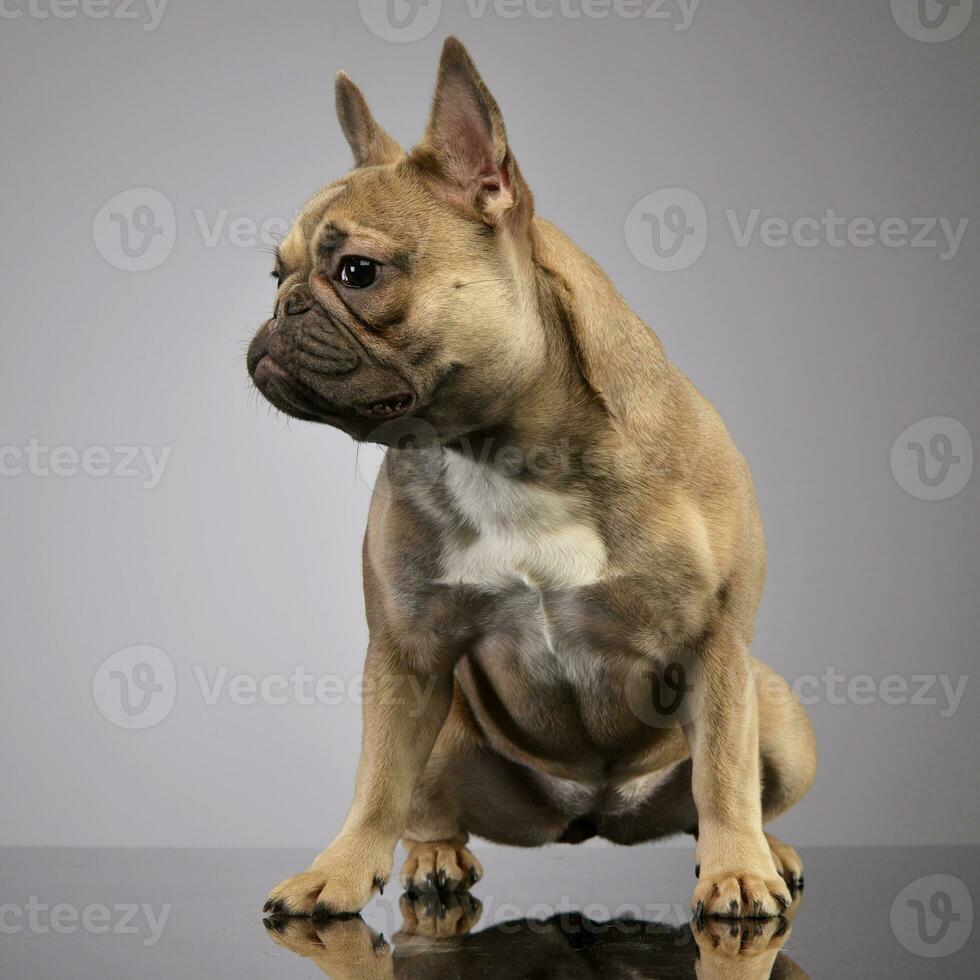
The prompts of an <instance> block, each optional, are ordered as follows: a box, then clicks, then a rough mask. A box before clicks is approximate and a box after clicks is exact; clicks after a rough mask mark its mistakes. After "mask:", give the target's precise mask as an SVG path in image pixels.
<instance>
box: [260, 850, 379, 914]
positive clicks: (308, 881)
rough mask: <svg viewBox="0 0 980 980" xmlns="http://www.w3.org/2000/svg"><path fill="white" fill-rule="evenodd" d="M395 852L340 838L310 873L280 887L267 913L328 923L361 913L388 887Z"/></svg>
mask: <svg viewBox="0 0 980 980" xmlns="http://www.w3.org/2000/svg"><path fill="white" fill-rule="evenodd" d="M391 851H392V848H390V847H385V846H384V845H380V844H376V843H373V842H370V841H364V840H360V839H358V838H353V837H351V838H338V839H337V840H336V841H334V842H333V844H331V845H330V847H328V848H327V849H326V850H325V851H324V852H323V853H322V854H320V855H319V857H317V859H316V860H315V861H314V862H313V864H312V865H311V866H310V868H309V870H308V871H304V872H303V873H302V874H298V875H294V876H293V877H292V878H287V879H286V880H285V881H282V882H280V883H279V884H278V885H276V887H275V888H273V889H272V891H271V892H270V893H269V898H268V900H267V901H266V903H265V908H264V909H263V911H265V912H269V913H271V914H273V915H312V916H314V917H316V918H324V919H325V918H330V917H332V916H341V915H353V914H355V913H357V912H360V910H361V909H362V908H364V906H365V905H367V903H368V902H369V901H370V900H371V896H372V895H373V894H374V892H375V891H382V890H383V889H384V886H385V885H386V884H387V883H388V879H389V878H390V877H391Z"/></svg>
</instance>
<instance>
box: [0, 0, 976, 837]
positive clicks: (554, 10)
mask: <svg viewBox="0 0 980 980" xmlns="http://www.w3.org/2000/svg"><path fill="white" fill-rule="evenodd" d="M928 3H929V4H933V5H934V6H933V7H931V8H930V9H931V10H932V12H933V13H934V14H936V16H937V18H939V17H941V14H942V8H940V7H939V6H938V5H937V4H935V0H928ZM388 9H389V8H388V6H387V0H362V2H361V3H360V4H358V3H355V2H345V3H336V2H333V3H328V2H326V0H320V2H314V0H290V2H283V3H276V4H273V3H268V2H264V0H235V2H232V0H208V2H207V3H204V2H197V3H193V2H191V0H170V2H169V3H167V4H164V6H163V9H162V10H161V9H160V0H157V2H156V3H155V4H151V3H149V0H135V3H133V5H132V6H121V5H120V4H119V3H117V2H116V0H111V2H109V3H108V4H102V3H100V2H99V0H95V2H94V3H92V2H91V0H62V4H61V6H56V8H55V9H54V10H53V11H52V9H51V7H50V0H34V6H33V7H29V6H28V0H5V3H4V4H3V16H2V17H0V20H2V23H0V81H2V89H0V91H2V114H0V138H2V140H3V178H4V179H3V198H4V222H3V230H4V234H3V235H2V236H0V276H2V279H3V283H4V292H3V296H4V303H3V325H4V356H3V357H2V359H0V381H2V384H0V400H2V415H0V418H2V436H0V443H2V447H0V453H2V455H0V469H2V476H0V493H2V495H3V512H4V520H3V522H2V531H0V534H2V539H0V547H2V554H3V559H4V560H3V564H2V575H3V579H2V589H0V594H2V596H3V606H4V615H3V651H4V652H3V683H2V684H0V738H2V740H3V744H4V746H5V747H6V750H5V751H4V752H3V753H2V756H0V785H2V786H3V787H4V789H3V792H2V793H0V843H3V844H93V845H109V844H121V845H158V844H159V845H236V846H237V845H258V844H262V845H280V844H290V845H293V844H297V845H304V846H309V847H319V846H321V845H323V844H325V843H326V842H327V841H328V839H329V838H330V837H331V836H332V834H333V832H334V831H335V829H336V828H337V826H338V824H339V821H340V820H341V818H342V816H343V813H344V811H345V809H346V806H347V803H348V801H349V798H350V792H351V785H352V778H353V771H354V766H355V762H356V756H357V745H358V739H359V734H360V713H359V706H358V703H357V702H358V697H357V686H356V680H357V675H358V672H359V670H360V665H361V661H362V656H363V650H364V646H365V638H366V629H365V625H364V620H363V613H362V604H361V594H360V573H359V561H360V539H361V534H362V530H363V525H364V520H365V516H366V511H367V505H368V498H369V485H370V479H371V474H372V470H373V469H375V468H376V467H377V464H378V459H377V455H376V453H375V451H374V450H368V449H362V450H361V452H360V454H358V452H357V450H356V449H355V447H354V445H353V444H352V443H350V442H349V441H348V440H347V439H346V437H344V436H342V435H340V434H339V433H337V432H334V431H332V430H327V429H323V428H316V427H313V426H309V425H305V424H301V423H296V422H293V423H291V424H286V422H285V421H284V420H283V419H282V418H281V417H279V416H277V415H276V414H275V413H272V412H270V411H268V410H267V408H266V406H265V404H264V403H261V402H259V400H258V399H257V398H256V396H255V395H254V393H250V390H249V385H248V384H247V383H246V374H245V369H244V363H243V360H244V359H243V354H244V346H245V344H246V342H247V340H248V339H249V337H250V336H251V333H252V330H253V329H254V328H255V327H256V326H257V325H258V324H259V322H260V321H261V320H262V319H263V318H264V317H265V316H267V315H268V313H269V310H270V307H271V302H272V298H273V283H272V281H271V280H270V279H269V272H270V270H271V267H272V259H271V257H270V256H269V254H268V249H267V247H264V243H268V242H270V241H272V240H273V239H274V234H275V232H276V230H277V229H281V224H282V221H283V220H285V219H288V218H289V217H290V216H291V215H292V214H293V212H294V211H295V209H296V208H298V207H299V206H300V205H301V204H302V203H303V202H304V201H305V199H306V197H307V196H308V195H309V193H310V192H311V191H313V190H314V189H315V188H316V187H317V186H318V185H319V184H320V183H322V182H325V181H326V180H328V179H332V178H333V177H335V176H337V175H339V174H340V173H341V172H343V171H344V170H345V169H346V168H347V166H348V162H349V154H348V149H347V146H346V145H345V144H344V142H343V140H342V138H341V136H340V133H339V129H338V127H337V124H336V121H335V119H334V117H333V109H332V102H333V94H332V84H333V73H334V71H335V70H336V69H337V68H338V67H341V66H343V67H345V68H347V69H348V70H349V71H350V72H351V74H352V75H353V76H354V78H355V79H356V80H357V81H358V82H360V83H361V84H362V86H363V87H364V89H365V91H366V93H367V95H368V97H369V99H370V100H371V102H372V104H373V106H374V108H375V110H376V112H377V114H378V116H379V118H380V119H381V120H382V121H383V122H384V123H385V124H386V125H388V126H389V127H390V129H391V130H392V131H393V132H394V134H395V135H396V136H398V137H399V138H400V139H402V140H403V141H405V142H406V143H411V142H412V141H413V140H415V139H416V138H417V137H418V136H419V135H420V134H421V131H422V126H423V123H424V120H425V116H426V111H427V102H428V99H429V96H430V94H431V86H432V83H433V78H434V72H435V67H436V61H437V57H438V52H439V48H440V46H441V43H442V39H443V38H444V37H445V35H446V34H448V33H450V32H454V33H458V34H459V35H460V36H461V37H462V39H463V40H464V41H465V42H466V43H467V44H468V45H469V46H470V48H471V51H472V52H473V55H474V57H475V59H476V61H477V63H478V65H479V66H480V68H481V70H482V71H483V73H484V75H485V78H486V79H487V81H488V83H489V84H490V86H491V88H492V90H493V91H494V93H495V94H496V95H497V97H498V100H499V101H500V103H501V106H502V108H503V110H504V113H505V117H506V120H507V124H508V128H509V131H510V136H511V142H512V145H513V147H514V149H515V152H516V154H517V157H518V159H519V160H520V162H521V165H522V168H523V170H524V173H525V175H526V176H527V178H528V180H529V181H530V183H531V185H532V187H533V189H534V191H535V194H536V196H537V202H538V210H539V212H540V213H541V214H543V215H545V216H547V217H550V218H551V219H552V220H554V221H556V222H557V223H558V224H559V225H561V226H562V227H563V228H564V229H565V230H566V231H567V232H568V233H570V234H571V235H572V237H573V238H574V239H575V240H576V241H578V242H579V243H580V244H581V245H583V246H584V247H585V248H586V249H587V250H588V251H589V252H591V253H592V254H593V255H594V256H595V257H596V258H597V259H598V260H599V261H600V262H601V263H602V264H603V265H604V266H605V268H606V269H607V270H608V271H609V272H610V274H611V275H612V276H613V278H614V279H615V281H616V282H617V283H618V285H619V286H620V288H621V289H622V291H623V292H624V294H625V296H626V297H627V298H628V300H629V301H630V302H631V303H632V304H633V305H634V306H635V308H636V309H637V310H638V311H639V313H640V314H641V315H642V316H643V317H644V319H645V320H646V321H647V322H648V323H649V324H650V325H651V327H652V328H653V329H655V330H656V331H657V332H658V333H659V334H660V336H661V337H662V339H663V341H664V344H665V346H666V349H667V352H668V354H669V356H670V357H671V358H672V359H673V360H674V361H675V362H676V363H677V364H679V365H680V367H681V368H682V369H684V370H685V371H686V372H687V373H688V374H690V376H691V377H692V378H693V379H694V381H695V382H696V383H697V384H698V386H699V387H700V388H701V389H702V390H703V391H704V392H705V393H706V394H707V395H708V396H709V397H710V398H711V399H712V400H713V401H714V402H715V404H717V405H718V407H719V408H720V410H721V412H722V414H723V416H724V417H725V419H726V420H727V422H728V424H729V426H730V428H731V430H732V432H733V434H734V436H735V438H736V440H737V442H738V443H739V445H740V447H741V448H742V450H743V451H744V453H745V454H746V456H747V457H748V459H749V461H750V463H751V465H752V467H753V470H754V473H755V478H756V481H757V485H758V491H759V495H760V498H761V507H762V513H763V516H764V519H765V522H766V527H767V531H768V540H769V547H770V572H769V585H768V590H767V593H766V596H765V599H764V603H763V607H762V610H761V616H760V621H759V630H758V639H757V642H756V645H755V650H756V652H757V654H758V655H759V656H760V657H761V658H763V659H764V660H767V661H768V662H769V663H771V664H773V665H774V666H775V667H776V668H777V669H779V670H780V671H783V672H784V673H786V674H787V675H788V676H789V677H790V678H791V679H792V680H793V681H794V682H795V683H797V685H798V687H799V689H800V690H801V692H802V693H803V694H804V695H805V696H806V698H807V700H808V701H810V702H812V708H811V711H812V713H813V717H814V720H815V724H816V728H817V733H818V738H819V744H820V751H821V757H822V763H821V768H820V774H819V778H818V782H817V784H816V786H815V788H814V790H813V792H812V794H811V795H810V796H809V797H808V798H807V799H806V801H805V802H804V803H803V804H802V805H800V806H799V807H798V808H797V809H795V810H794V811H793V812H792V813H791V814H790V815H788V816H787V817H785V818H784V819H783V820H782V821H780V825H781V828H782V836H785V837H788V838H789V839H791V840H792V841H793V842H794V843H799V844H817V843H821V844H825V843H849V844H862V843H871V842H874V843H911V842H917V843H938V842H946V841H949V842H954V841H955V842H961V843H962V842H971V841H972V842H976V841H977V840H978V839H980V828H978V821H977V803H978V790H977V778H976V752H977V736H978V712H980V702H978V699H980V691H978V690H977V688H976V685H975V682H974V681H971V680H970V679H969V675H971V674H972V671H973V667H974V664H975V662H976V656H977V635H978V630H980V612H978V602H977V572H978V568H980V559H978V549H977V527H978V522H977V501H978V477H977V476H976V475H973V478H972V479H970V477H971V474H972V469H973V461H972V457H973V445H972V440H971V435H970V434H971V433H972V436H973V439H975V438H976V435H977V433H978V432H980V404H978V397H977V384H976V372H977V366H978V359H977V330H978V322H977V319H978V318H977V310H978V301H980V277H978V266H977V259H978V254H980V248H978V241H980V235H978V228H977V223H978V219H980V215H978V210H980V207H978V205H980V192H978V182H977V174H978V155H980V154H978V150H980V135H978V134H980V127H978V123H980V110H978V103H977V93H978V91H980V57H978V55H980V14H975V15H974V12H973V2H972V0H963V2H962V3H961V4H960V5H959V6H956V7H951V8H949V10H948V11H947V14H948V16H947V17H946V19H945V20H943V21H942V22H941V23H939V24H938V25H937V26H933V27H928V26H923V23H922V22H921V21H920V20H919V19H918V14H917V8H916V4H915V2H914V0H908V2H906V0H894V2H893V3H892V4H891V5H890V4H889V0H874V2H870V0H869V2H864V3H853V2H849V0H823V2H821V3H813V2H808V0H787V2H780V3H775V2H770V3H764V2H756V0H740V2H737V3H735V2H730V0H725V2H722V0H701V2H700V3H699V4H697V5H695V6H694V7H693V8H692V3H691V0H685V2H684V3H681V2H680V0H666V2H656V3H655V2H652V0H621V2H620V0H616V2H614V0H537V2H534V0H527V2H524V0H497V2H494V0H486V2H484V0H468V2H452V3H450V2H449V0H445V2H444V3H440V2H439V0H429V3H428V4H426V3H422V4H420V5H416V6H414V7H413V6H409V5H408V4H407V3H405V0H392V6H391V8H390V9H391V14H392V16H389V14H388ZM549 13H550V14H551V16H547V15H548V14H549ZM637 13H639V14H640V15H641V16H639V17H636V16H634V15H635V14H637ZM45 14H48V15H47V16H45ZM72 14H74V16H72ZM692 15H693V16H692ZM947 35H955V36H948V37H947ZM658 192H659V193H658ZM702 208H703V211H702V210H701V209H702ZM753 215H754V218H753ZM836 218H840V219H842V220H841V221H840V222H836V223H835V221H836ZM800 219H802V221H801V220H800ZM940 219H942V222H941V221H940ZM963 219H968V222H967V224H966V226H965V227H964V226H963V224H962V222H963ZM943 222H945V223H943ZM903 229H904V231H903ZM656 236H659V237H656ZM676 236H679V237H676ZM675 246H676V248H675ZM909 427H912V428H909ZM134 454H135V458H133V457H134ZM964 678H966V680H965V681H964ZM964 683H965V684H966V687H965V689H964V688H963V686H962V685H963V684H964Z"/></svg>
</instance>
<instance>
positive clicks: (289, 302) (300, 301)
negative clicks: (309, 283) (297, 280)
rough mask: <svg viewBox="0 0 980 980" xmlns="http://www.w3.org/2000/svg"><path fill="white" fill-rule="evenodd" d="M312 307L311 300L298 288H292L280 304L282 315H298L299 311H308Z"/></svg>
mask: <svg viewBox="0 0 980 980" xmlns="http://www.w3.org/2000/svg"><path fill="white" fill-rule="evenodd" d="M311 309H313V300H312V299H311V298H310V297H309V296H308V295H306V294H304V293H303V292H300V291H299V290H295V289H294V290H293V291H292V292H291V293H290V294H289V295H288V296H287V297H286V298H285V299H284V300H283V301H282V304H281V306H280V313H281V315H282V316H299V315H300V314H301V313H309V311H310V310H311Z"/></svg>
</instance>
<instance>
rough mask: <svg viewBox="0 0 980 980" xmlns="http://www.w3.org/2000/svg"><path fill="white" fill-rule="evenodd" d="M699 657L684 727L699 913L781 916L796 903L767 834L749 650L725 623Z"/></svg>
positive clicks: (695, 900)
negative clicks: (695, 816) (695, 819)
mask: <svg viewBox="0 0 980 980" xmlns="http://www.w3.org/2000/svg"><path fill="white" fill-rule="evenodd" d="M694 657H695V660H694V663H693V665H692V666H693V668H694V684H693V688H692V691H691V696H692V705H691V710H690V712H689V714H688V720H687V724H686V726H685V731H686V732H687V737H688V741H689V743H690V749H691V758H692V761H693V775H692V789H693V793H694V803H695V806H696V807H697V811H698V846H697V863H698V866H699V880H698V884H697V887H696V888H695V890H694V902H693V910H694V914H695V917H698V918H700V917H701V916H702V915H717V916H722V917H725V918H736V917H750V918H751V917H762V916H772V915H778V914H779V913H780V912H782V910H783V909H785V908H786V907H787V906H788V905H789V904H790V900H791V899H790V894H789V892H788V890H787V888H786V884H785V883H784V882H783V880H782V878H780V876H779V873H778V872H777V870H776V866H775V864H774V863H773V859H772V854H771V852H770V849H769V845H768V843H767V842H766V838H765V835H764V834H763V831H762V782H761V774H760V761H759V712H758V703H757V699H756V688H755V676H754V672H753V670H752V665H751V660H750V657H749V652H748V648H747V646H746V645H745V643H744V642H743V641H742V640H741V639H740V638H739V637H738V634H737V631H736V630H735V629H734V628H733V627H732V626H731V625H730V624H721V625H719V627H718V629H717V630H715V631H714V632H713V633H712V635H711V636H710V638H709V639H708V640H707V642H706V643H704V644H703V645H702V646H701V647H700V648H699V649H698V650H697V651H696V653H695V654H694Z"/></svg>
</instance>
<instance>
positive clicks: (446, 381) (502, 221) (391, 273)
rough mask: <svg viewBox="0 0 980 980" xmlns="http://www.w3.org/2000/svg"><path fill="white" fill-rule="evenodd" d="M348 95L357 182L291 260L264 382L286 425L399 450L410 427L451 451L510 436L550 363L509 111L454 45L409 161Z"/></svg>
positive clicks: (287, 250) (291, 247)
mask: <svg viewBox="0 0 980 980" xmlns="http://www.w3.org/2000/svg"><path fill="white" fill-rule="evenodd" d="M336 95H337V113H338V116H339V118H340V124H341V127H342V128H343V131H344V133H345V135H346V136H347V139H348V141H349V143H350V145H351V149H352V150H353V153H354V161H355V166H354V169H353V170H351V171H350V172H349V173H348V174H346V175H345V176H343V177H342V178H340V179H339V180H336V181H334V182H333V183H331V184H328V185H327V186H326V187H324V188H323V189H322V190H321V191H319V192H318V193H317V194H316V195H315V196H314V197H313V198H312V199H311V200H310V201H309V202H308V203H307V204H306V206H305V207H304V208H303V210H302V212H301V213H300V214H299V216H298V218H297V219H296V221H295V223H294V224H293V226H292V228H291V229H290V231H289V233H288V234H287V235H286V237H285V238H284V240H283V241H282V243H281V244H280V246H279V248H278V255H277V263H276V269H275V276H276V278H277V280H278V292H277V295H276V302H275V310H274V313H273V316H272V318H271V319H270V320H269V321H268V322H266V323H265V324H264V325H263V326H262V327H261V328H260V329H259V331H258V333H257V334H256V336H255V338H254V339H253V341H252V343H251V346H250V348H249V352H248V370H249V373H250V374H251V376H252V379H253V380H254V382H255V384H256V386H257V387H258V389H259V390H260V391H261V392H262V394H263V395H264V396H265V397H266V398H267V399H268V400H269V401H270V402H272V404H273V405H275V406H276V407H277V408H279V409H281V410H282V411H283V412H286V413H288V414H289V415H292V416H294V417H296V418H300V419H307V420H311V421H319V422H326V423H329V424H331V425H334V426H336V427H338V428H340V429H342V430H344V431H345V432H347V433H349V434H350V435H352V436H353V437H355V438H357V439H369V440H375V441H381V442H385V441H388V440H387V439H386V438H385V436H384V435H383V433H384V432H385V431H386V430H390V426H386V425H385V424H384V423H386V422H389V421H390V420H393V419H398V418H401V417H403V416H414V417H416V418H419V419H422V420H424V421H425V422H426V423H428V425H429V427H430V431H434V432H436V433H437V434H438V438H439V439H440V440H443V441H446V440H450V439H453V438H456V437H458V436H460V435H462V434H464V433H466V432H468V431H472V430H474V429H479V428H484V427H487V426H491V425H494V424H497V423H499V422H501V421H503V420H504V419H505V418H506V417H507V413H508V412H509V411H510V410H511V409H512V406H513V402H514V399H515V398H517V397H518V392H519V388H520V384H521V379H522V378H527V377H528V375H529V372H528V368H529V366H530V367H532V368H533V362H535V361H536V360H537V361H540V359H542V358H543V357H544V356H545V354H544V340H543V336H542V335H541V331H540V328H539V327H538V326H537V324H536V322H534V318H533V317H530V316H529V315H528V312H527V311H528V310H529V309H531V308H532V307H533V303H531V302H530V301H529V297H528V295H527V294H526V290H530V289H533V283H532V282H531V281H530V278H531V277H529V276H528V274H527V268H528V265H527V263H528V256H529V251H530V244H529V242H530V224H531V217H532V212H533V204H532V199H531V194H530V191H529V190H528V188H527V187H526V185H525V184H524V181H523V179H522V177H521V174H520V171H519V170H518V167H517V164H516V162H515V160H514V158H513V155H512V154H511V152H510V149H509V148H508V145H507V137H506V134H505V131H504V124H503V120H502V118H501V114H500V110H499V108H498V107H497V104H496V102H495V101H494V99H493V97H492V96H491V94H490V93H489V91H488V90H487V88H486V86H485V85H484V83H483V81H482V79H481V78H480V76H479V74H478V73H477V71H476V68H475V67H474V65H473V62H472V61H471V59H470V57H469V55H468V54H467V52H466V50H465V48H464V47H463V46H462V44H460V42H459V41H457V40H456V39H455V38H450V39H449V40H448V41H447V42H446V45H445V47H444V49H443V53H442V59H441V62H440V66H439V75H438V81H437V85H436V92H435V98H434V100H433V104H432V112H431V117H430V121H429V125H428V129H427V130H426V133H425V135H424V137H423V139H422V141H421V143H420V144H419V145H418V146H417V147H416V148H415V149H414V150H413V151H411V152H410V153H405V152H404V151H403V150H402V149H401V147H400V146H399V145H398V143H397V142H395V140H394V139H392V137H391V136H389V135H388V134H387V133H386V132H385V131H384V130H383V129H381V127H380V126H379V125H378V124H377V123H376V122H375V120H374V118H373V116H372V115H371V111H370V109H369V108H368V105H367V103H366V101H365V100H364V97H363V95H362V94H361V92H360V90H359V89H358V88H357V87H356V86H355V85H354V83H353V82H352V81H351V80H350V79H349V78H348V77H347V76H346V75H345V74H343V73H340V74H339V75H338V76H337V89H336ZM532 373H533V372H532ZM378 433H382V434H381V435H379V434H378Z"/></svg>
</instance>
